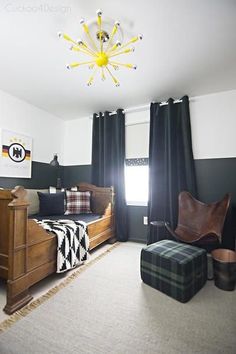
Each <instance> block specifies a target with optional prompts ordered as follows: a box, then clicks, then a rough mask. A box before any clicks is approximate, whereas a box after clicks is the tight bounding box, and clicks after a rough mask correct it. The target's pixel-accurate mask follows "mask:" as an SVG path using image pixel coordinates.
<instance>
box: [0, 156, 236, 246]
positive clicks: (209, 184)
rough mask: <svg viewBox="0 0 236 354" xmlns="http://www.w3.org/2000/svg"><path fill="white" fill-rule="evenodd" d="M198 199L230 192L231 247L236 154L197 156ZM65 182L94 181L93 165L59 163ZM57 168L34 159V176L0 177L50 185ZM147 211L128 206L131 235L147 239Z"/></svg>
mask: <svg viewBox="0 0 236 354" xmlns="http://www.w3.org/2000/svg"><path fill="white" fill-rule="evenodd" d="M195 168H196V175H197V185H198V194H199V199H200V200H202V201H203V202H206V203H208V202H213V201H217V200H219V199H221V198H222V197H223V196H224V194H225V193H227V192H228V193H230V194H231V197H232V202H231V210H230V212H231V215H232V218H231V223H228V224H227V230H226V232H227V234H228V235H229V236H228V235H227V238H228V237H229V238H230V241H229V244H227V246H228V247H231V248H233V246H234V240H233V238H234V237H235V235H236V158H226V159H201V160H195ZM59 172H60V176H61V177H62V185H63V186H64V187H71V186H73V185H75V184H76V183H78V182H91V165H78V166H65V167H63V166H62V167H60V171H59ZM57 176H58V170H57V169H55V168H53V167H51V166H50V165H49V164H45V163H40V162H33V164H32V178H31V179H29V178H4V177H0V187H3V188H13V187H15V186H16V185H23V186H25V187H27V188H47V187H48V186H50V185H52V186H55V185H56V180H57ZM146 215H147V207H145V206H128V220H129V239H130V240H135V241H140V242H145V241H146V238H147V226H146V225H143V216H146Z"/></svg>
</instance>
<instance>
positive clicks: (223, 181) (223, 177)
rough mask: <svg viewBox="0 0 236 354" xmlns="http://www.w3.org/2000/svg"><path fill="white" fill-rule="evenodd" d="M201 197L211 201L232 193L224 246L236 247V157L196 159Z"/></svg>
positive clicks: (224, 234) (207, 201)
mask: <svg viewBox="0 0 236 354" xmlns="http://www.w3.org/2000/svg"><path fill="white" fill-rule="evenodd" d="M195 167H196V175H197V185H198V194H199V199H200V200H202V201H203V202H206V203H211V202H214V201H217V200H220V199H221V198H223V196H224V195H225V194H226V193H229V194H230V195H231V198H232V199H231V205H230V210H229V213H228V216H227V219H226V222H225V227H224V232H223V247H226V248H231V249H233V248H235V237H236V158H225V159H202V160H195Z"/></svg>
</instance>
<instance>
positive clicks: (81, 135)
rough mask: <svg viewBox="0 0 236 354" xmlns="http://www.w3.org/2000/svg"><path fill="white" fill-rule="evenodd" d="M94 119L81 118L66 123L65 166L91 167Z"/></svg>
mask: <svg viewBox="0 0 236 354" xmlns="http://www.w3.org/2000/svg"><path fill="white" fill-rule="evenodd" d="M92 123H93V121H92V119H90V118H89V117H88V118H79V119H75V120H70V121H67V122H65V123H64V129H65V130H64V147H65V148H64V162H65V165H66V166H68V165H89V164H91V156H92Z"/></svg>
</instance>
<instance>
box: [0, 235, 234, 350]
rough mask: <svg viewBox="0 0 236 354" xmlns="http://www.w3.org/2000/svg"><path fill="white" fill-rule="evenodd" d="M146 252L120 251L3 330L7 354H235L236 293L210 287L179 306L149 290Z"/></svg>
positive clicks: (130, 247) (122, 247) (134, 247)
mask: <svg viewBox="0 0 236 354" xmlns="http://www.w3.org/2000/svg"><path fill="white" fill-rule="evenodd" d="M141 247H142V246H141V245H139V244H135V243H131V242H130V243H122V244H119V245H118V246H116V247H113V248H112V249H111V250H110V251H109V252H106V253H105V254H104V255H102V256H99V258H98V259H97V261H93V262H92V264H91V265H90V266H87V267H85V268H84V270H83V271H82V272H81V271H80V272H78V273H77V275H75V276H74V279H73V280H72V281H68V282H67V284H65V285H66V286H64V287H63V286H62V287H61V288H60V289H59V291H57V290H58V289H57V290H56V291H52V292H51V293H50V294H49V296H47V298H48V299H46V301H41V303H38V305H39V306H37V303H36V304H33V305H34V306H33V305H30V306H31V308H28V310H27V307H26V309H25V310H23V311H22V312H20V313H18V315H16V316H15V317H11V321H12V325H11V326H10V327H9V322H8V324H7V323H6V322H5V324H1V325H0V329H2V331H3V332H2V334H1V335H0V353H1V354H8V353H9V354H10V353H11V354H31V353H32V354H33V353H34V354H54V353H56V354H59V353H66V354H70V353H76V354H83V353H92V354H96V353H98V354H106V353H115V354H126V353H128V354H129V353H131V354H132V353H142V354H143V353H145V354H147V353H150V354H151V353H161V354H162V353H163V354H169V353H170V354H171V353H181V354H185V353H186V354H190V353H204V354H205V353H206V354H208V353H212V354H213V353H214V354H217V353H220V354H222V353H228V354H233V353H235V348H236V322H235V319H236V292H235V291H234V292H226V291H222V290H220V289H218V288H216V287H215V286H214V283H213V282H208V283H207V284H206V285H205V287H204V288H203V289H202V290H201V291H200V292H199V293H198V294H196V295H195V296H194V297H193V299H192V300H191V301H189V302H188V303H186V304H182V303H179V302H177V301H175V300H173V299H172V298H170V297H168V296H166V295H164V294H162V293H161V292H159V291H157V290H155V289H152V288H151V287H149V286H147V285H145V284H143V283H142V281H141V279H140V273H139V262H140V250H141ZM32 308H33V310H32ZM24 311H25V312H24ZM27 312H28V314H27ZM26 314H27V315H26ZM25 315H26V316H25ZM17 316H18V317H17ZM24 316H25V317H24ZM17 319H19V320H17Z"/></svg>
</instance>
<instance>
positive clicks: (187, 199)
mask: <svg viewBox="0 0 236 354" xmlns="http://www.w3.org/2000/svg"><path fill="white" fill-rule="evenodd" d="M229 203H230V196H229V194H226V195H225V196H224V198H223V199H222V200H221V201H219V202H216V203H211V204H205V203H202V202H200V201H199V200H197V199H195V198H194V197H193V196H192V195H191V194H190V193H189V192H185V191H184V192H181V193H180V194H179V215H178V225H177V228H176V229H175V230H174V231H173V230H172V229H171V228H170V226H169V225H168V223H165V227H166V228H167V230H168V231H169V232H170V234H171V235H172V236H173V237H174V238H175V239H177V240H179V241H181V242H185V243H189V244H192V245H196V246H199V247H202V248H205V249H206V250H207V252H211V251H212V250H213V249H215V248H217V247H219V245H220V243H221V237H222V230H223V226H224V222H225V217H226V214H227V210H228V208H229Z"/></svg>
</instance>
